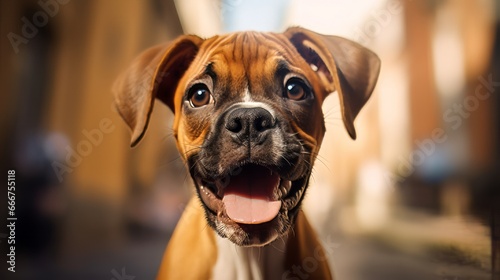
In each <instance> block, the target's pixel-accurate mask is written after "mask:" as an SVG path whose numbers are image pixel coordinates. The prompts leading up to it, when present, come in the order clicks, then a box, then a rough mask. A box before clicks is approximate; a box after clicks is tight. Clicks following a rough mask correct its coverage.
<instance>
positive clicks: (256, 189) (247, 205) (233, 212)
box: [222, 165, 281, 224]
mask: <svg viewBox="0 0 500 280" xmlns="http://www.w3.org/2000/svg"><path fill="white" fill-rule="evenodd" d="M278 183H279V176H278V175H277V174H276V173H275V174H273V175H271V173H270V171H269V170H268V169H267V168H264V167H260V166H255V165H250V166H245V167H243V169H242V171H241V173H240V174H238V175H236V176H232V177H231V178H230V181H229V184H228V185H227V187H226V188H225V189H224V196H223V197H222V202H223V203H224V205H225V207H226V213H227V215H228V216H229V218H230V219H231V220H233V221H235V222H237V223H242V224H261V223H265V222H269V221H270V220H272V219H274V217H276V215H278V212H279V210H280V208H281V201H279V200H278V201H271V197H272V194H273V191H274V189H275V188H276V186H277V185H278Z"/></svg>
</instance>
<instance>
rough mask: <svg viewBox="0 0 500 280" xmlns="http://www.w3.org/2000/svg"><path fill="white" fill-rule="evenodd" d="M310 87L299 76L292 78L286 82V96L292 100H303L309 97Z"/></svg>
mask: <svg viewBox="0 0 500 280" xmlns="http://www.w3.org/2000/svg"><path fill="white" fill-rule="evenodd" d="M308 92H309V89H308V87H307V86H306V85H305V84H304V82H303V81H302V80H300V79H299V78H291V79H290V80H288V81H287V82H286V84H285V97H287V98H289V99H292V100H302V99H304V98H306V97H307V94H308Z"/></svg>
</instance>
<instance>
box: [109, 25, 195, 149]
mask: <svg viewBox="0 0 500 280" xmlns="http://www.w3.org/2000/svg"><path fill="white" fill-rule="evenodd" d="M202 42H203V39H201V38H200V37H197V36H193V35H187V36H181V37H179V38H178V39H177V40H175V41H173V42H172V43H169V44H163V45H158V46H155V47H152V48H150V49H148V50H146V51H144V52H143V53H142V54H141V55H139V57H137V58H136V59H135V61H134V63H133V64H132V66H131V67H130V68H129V69H128V70H126V72H125V73H123V75H122V76H121V77H120V78H119V79H118V80H117V81H116V82H115V84H114V86H113V92H114V96H115V105H116V108H117V109H118V112H119V113H120V116H121V117H122V118H123V120H124V121H125V122H126V123H127V125H128V126H129V127H130V129H131V130H132V140H131V146H132V147H133V146H135V145H137V143H139V141H140V140H141V139H142V137H143V136H144V133H145V132H146V129H147V126H148V123H149V117H150V115H151V112H152V111H153V105H154V100H155V98H158V99H159V100H161V101H162V102H163V103H165V104H166V105H168V107H170V109H171V110H172V111H173V112H174V113H175V106H174V95H175V90H176V88H177V85H178V83H179V80H180V79H181V78H182V76H183V75H184V72H185V71H186V70H187V69H188V67H189V65H190V64H191V62H192V61H193V59H194V57H195V56H196V54H197V52H198V49H199V46H200V45H201V43H202Z"/></svg>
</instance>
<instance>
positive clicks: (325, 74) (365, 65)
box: [284, 27, 380, 139]
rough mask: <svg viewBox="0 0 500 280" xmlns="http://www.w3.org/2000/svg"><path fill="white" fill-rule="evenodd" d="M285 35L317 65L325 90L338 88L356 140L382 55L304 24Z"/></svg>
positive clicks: (311, 63)
mask: <svg viewBox="0 0 500 280" xmlns="http://www.w3.org/2000/svg"><path fill="white" fill-rule="evenodd" d="M284 34H285V36H286V37H287V38H288V39H289V40H290V42H291V43H292V44H293V45H294V46H295V48H296V49H297V51H298V52H299V53H300V55H301V56H302V57H303V58H304V59H305V60H306V62H307V63H308V64H310V65H314V66H312V67H313V69H315V71H316V72H317V73H318V75H319V78H320V80H321V82H322V84H323V86H324V88H325V90H326V91H327V92H328V93H330V92H332V91H334V90H337V92H338V95H339V98H340V104H341V110H342V118H343V120H344V125H345V127H346V129H347V132H348V133H349V135H350V136H351V138H352V139H356V130H355V129H354V119H355V118H356V116H357V115H358V113H359V111H360V110H361V108H362V107H363V106H364V105H365V103H366V101H368V98H370V95H371V93H372V91H373V88H374V87H375V84H376V82H377V77H378V74H379V71H380V59H379V58H378V56H377V55H376V54H375V53H373V52H372V51H370V50H368V49H367V48H364V47H363V46H361V45H359V44H358V43H355V42H353V41H350V40H347V39H344V38H341V37H337V36H328V35H321V34H318V33H315V32H312V31H309V30H307V29H304V28H300V27H292V28H289V29H288V30H286V31H285V33H284ZM325 97H326V96H323V97H322V98H323V99H324V98H325Z"/></svg>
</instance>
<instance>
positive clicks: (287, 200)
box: [115, 27, 380, 279]
mask: <svg viewBox="0 0 500 280" xmlns="http://www.w3.org/2000/svg"><path fill="white" fill-rule="evenodd" d="M379 68H380V61H379V59H378V57H377V56H376V55H375V54H374V53H372V52H371V51H369V50H368V49H366V48H364V47H362V46H360V45H358V44H356V43H354V42H351V41H349V40H347V39H343V38H340V37H335V36H325V35H320V34H317V33H314V32H312V31H309V30H306V29H303V28H298V27H295V28H290V29H288V30H287V31H285V32H284V33H282V34H276V33H258V32H239V33H233V34H228V35H222V36H215V37H212V38H209V39H206V40H204V39H201V38H199V37H197V36H193V35H188V36H181V37H180V38H178V39H177V40H175V41H174V42H172V43H169V44H165V45H160V46H156V47H153V48H151V49H149V50H147V51H145V52H144V53H143V54H141V56H140V57H139V58H138V59H137V61H136V62H135V64H134V65H133V66H132V67H131V68H130V69H129V70H128V71H127V73H126V74H125V75H124V76H123V78H122V79H121V80H119V81H118V82H117V84H116V88H115V94H116V106H117V108H118V111H119V112H120V115H121V116H122V117H123V119H124V120H125V121H126V123H127V124H128V126H129V127H130V128H131V130H132V146H134V145H136V144H137V143H138V142H139V140H140V139H141V138H142V137H143V135H144V133H145V131H146V127H147V125H148V122H149V116H150V114H151V112H152V110H153V102H154V99H155V98H158V99H159V100H161V101H163V103H165V104H166V105H168V106H169V107H170V109H171V110H172V111H173V112H174V114H175V120H174V126H173V130H174V135H175V138H176V140H177V147H178V149H179V151H180V154H181V155H182V157H183V159H184V160H185V161H186V163H187V164H188V168H189V171H190V174H191V177H192V179H193V181H194V184H195V186H196V192H197V194H198V197H197V198H192V199H191V202H190V204H189V205H188V207H187V208H186V211H185V212H184V214H183V216H182V218H181V220H180V221H179V224H178V226H177V228H176V230H175V232H174V234H173V236H172V238H171V240H170V243H169V245H168V248H167V251H166V253H165V257H164V260H163V262H162V265H161V268H160V272H159V275H158V279H207V278H213V279H306V278H307V279H330V278H331V273H330V269H329V268H328V261H327V260H326V257H325V252H324V250H323V248H322V246H321V245H320V243H319V241H318V239H317V237H316V235H315V233H314V230H313V229H312V228H311V226H310V225H309V224H308V222H307V220H306V217H305V216H304V214H303V213H302V212H301V211H300V204H301V201H302V199H303V197H304V193H305V190H306V188H307V185H308V181H309V176H310V174H311V171H312V166H313V163H314V161H315V158H316V155H317V153H318V150H319V148H320V145H321V142H322V139H323V135H324V133H325V126H324V120H323V114H322V111H321V105H322V103H323V101H324V99H325V98H326V97H327V95H328V94H330V93H331V92H333V91H335V90H336V91H337V92H338V94H339V98H340V101H341V105H342V106H341V107H342V117H343V120H344V124H345V127H346V128H347V131H348V133H349V135H350V136H351V137H352V138H353V139H354V138H355V137H356V132H355V130H354V124H353V121H354V119H355V117H356V115H357V114H358V113H359V111H360V110H361V108H362V107H363V105H364V104H365V103H366V101H367V100H368V98H369V97H370V95H371V93H372V91H373V88H374V86H375V83H376V80H377V77H378V73H379ZM148 73H150V74H149V75H148ZM151 73H153V74H151ZM145 83H146V84H145ZM207 224H208V225H209V226H210V227H211V228H212V229H213V230H210V229H209V228H207ZM234 244H236V245H237V246H234Z"/></svg>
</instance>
